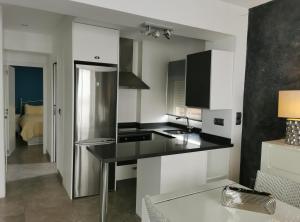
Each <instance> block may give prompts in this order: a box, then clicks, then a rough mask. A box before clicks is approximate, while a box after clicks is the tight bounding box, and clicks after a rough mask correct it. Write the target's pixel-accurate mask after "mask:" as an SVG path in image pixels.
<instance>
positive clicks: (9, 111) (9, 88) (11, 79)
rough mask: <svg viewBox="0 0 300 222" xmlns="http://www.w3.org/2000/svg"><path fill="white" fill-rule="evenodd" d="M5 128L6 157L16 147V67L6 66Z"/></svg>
mask: <svg viewBox="0 0 300 222" xmlns="http://www.w3.org/2000/svg"><path fill="white" fill-rule="evenodd" d="M4 84H5V85H4V87H3V88H4V96H5V98H4V109H5V111H4V112H5V114H4V118H5V119H4V121H5V123H4V130H5V137H6V138H4V140H5V153H6V159H7V156H8V155H10V154H11V153H12V152H13V151H14V150H15V148H16V119H15V68H14V67H13V66H6V67H5V71H4Z"/></svg>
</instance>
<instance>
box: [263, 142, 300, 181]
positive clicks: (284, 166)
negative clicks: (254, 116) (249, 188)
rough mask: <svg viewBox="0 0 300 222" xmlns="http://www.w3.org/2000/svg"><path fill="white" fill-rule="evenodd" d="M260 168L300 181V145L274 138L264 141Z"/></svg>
mask: <svg viewBox="0 0 300 222" xmlns="http://www.w3.org/2000/svg"><path fill="white" fill-rule="evenodd" d="M260 169H261V171H263V172H267V173H270V174H272V175H278V176H282V177H285V178H288V179H291V180H293V181H296V182H299V183H300V146H293V145H288V144H285V143H284V140H273V141H266V142H263V143H262V151H261V164H260Z"/></svg>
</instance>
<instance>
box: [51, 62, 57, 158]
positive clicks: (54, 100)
mask: <svg viewBox="0 0 300 222" xmlns="http://www.w3.org/2000/svg"><path fill="white" fill-rule="evenodd" d="M51 81H52V84H51V92H52V103H51V120H52V126H51V128H52V129H51V130H52V140H51V141H52V143H51V146H52V149H51V162H56V156H57V62H54V63H53V64H52V75H51Z"/></svg>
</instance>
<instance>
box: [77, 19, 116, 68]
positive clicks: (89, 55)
mask: <svg viewBox="0 0 300 222" xmlns="http://www.w3.org/2000/svg"><path fill="white" fill-rule="evenodd" d="M73 57H74V60H80V61H88V62H98V63H110V64H118V58H119V31H118V30H114V29H108V28H102V27H98V26H92V25H85V24H79V23H73Z"/></svg>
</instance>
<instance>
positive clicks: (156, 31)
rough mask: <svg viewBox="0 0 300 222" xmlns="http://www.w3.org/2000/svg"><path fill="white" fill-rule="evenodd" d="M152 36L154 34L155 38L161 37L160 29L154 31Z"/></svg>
mask: <svg viewBox="0 0 300 222" xmlns="http://www.w3.org/2000/svg"><path fill="white" fill-rule="evenodd" d="M152 36H153V37H154V38H159V37H160V32H159V30H155V31H154V32H152Z"/></svg>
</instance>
